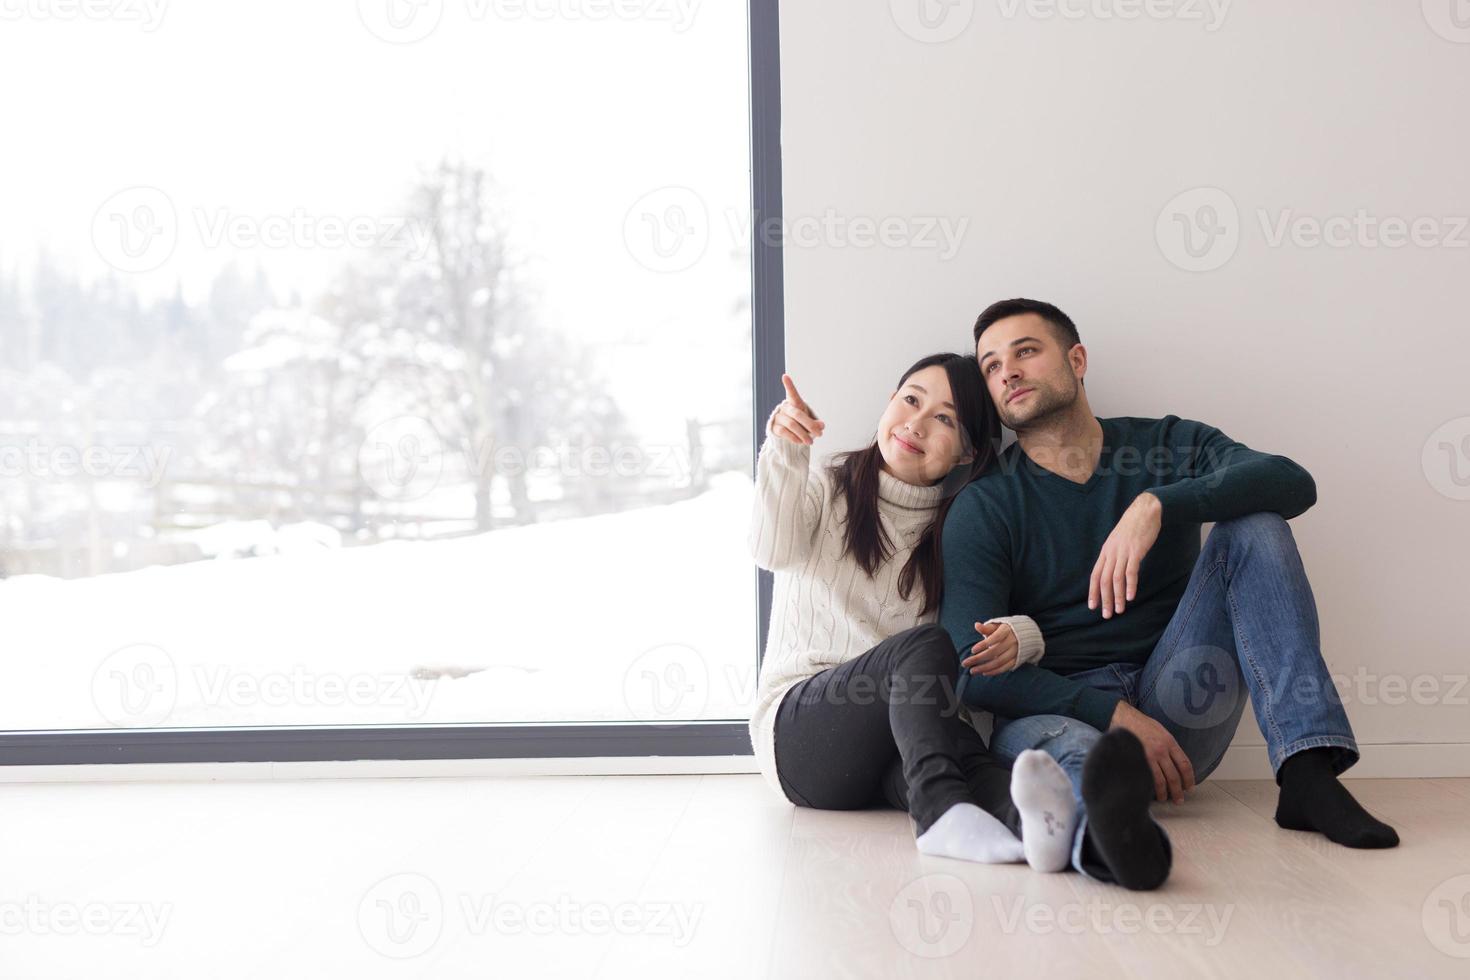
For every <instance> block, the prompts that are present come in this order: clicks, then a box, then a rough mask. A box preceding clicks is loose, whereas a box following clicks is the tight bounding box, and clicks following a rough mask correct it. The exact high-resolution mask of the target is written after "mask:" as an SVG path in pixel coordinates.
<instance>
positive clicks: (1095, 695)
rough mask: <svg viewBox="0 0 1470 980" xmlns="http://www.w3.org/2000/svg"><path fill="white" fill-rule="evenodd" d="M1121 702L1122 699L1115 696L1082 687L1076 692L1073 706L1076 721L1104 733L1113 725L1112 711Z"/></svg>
mask: <svg viewBox="0 0 1470 980" xmlns="http://www.w3.org/2000/svg"><path fill="white" fill-rule="evenodd" d="M1121 700H1123V699H1122V698H1120V697H1118V695H1116V694H1109V693H1108V692H1107V691H1099V690H1098V689H1097V688H1095V687H1084V688H1082V690H1080V691H1078V692H1077V701H1076V704H1075V711H1076V715H1077V720H1078V721H1082V722H1086V723H1087V724H1089V725H1091V726H1092V727H1093V728H1096V729H1097V730H1098V731H1100V732H1105V731H1107V730H1108V728H1109V727H1111V725H1112V724H1113V711H1114V710H1115V709H1116V708H1117V707H1118V702H1119V701H1121Z"/></svg>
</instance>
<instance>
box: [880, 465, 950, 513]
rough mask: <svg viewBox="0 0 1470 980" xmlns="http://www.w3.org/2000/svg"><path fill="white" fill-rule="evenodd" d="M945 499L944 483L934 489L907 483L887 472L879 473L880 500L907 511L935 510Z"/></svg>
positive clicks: (933, 487)
mask: <svg viewBox="0 0 1470 980" xmlns="http://www.w3.org/2000/svg"><path fill="white" fill-rule="evenodd" d="M943 498H944V482H943V481H940V482H939V483H936V484H934V485H933V486H932V487H920V486H915V485H914V484H912V483H905V482H903V481H902V480H900V479H899V478H898V477H896V476H894V475H893V474H891V473H889V472H887V471H886V470H881V469H880V470H879V471H878V499H879V500H881V501H884V502H885V503H888V504H892V505H893V506H895V507H901V508H903V509H905V510H933V509H934V508H935V507H938V506H939V501H940V500H942V499H943Z"/></svg>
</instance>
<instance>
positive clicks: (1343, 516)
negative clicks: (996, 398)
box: [781, 0, 1470, 774]
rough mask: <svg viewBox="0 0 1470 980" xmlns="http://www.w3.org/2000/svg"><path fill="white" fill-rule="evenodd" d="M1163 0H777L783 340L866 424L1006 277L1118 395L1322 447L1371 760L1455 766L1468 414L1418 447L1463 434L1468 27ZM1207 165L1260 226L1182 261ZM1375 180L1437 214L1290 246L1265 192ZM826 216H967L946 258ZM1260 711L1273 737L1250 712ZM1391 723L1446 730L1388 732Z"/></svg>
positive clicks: (1326, 582)
mask: <svg viewBox="0 0 1470 980" xmlns="http://www.w3.org/2000/svg"><path fill="white" fill-rule="evenodd" d="M921 3H922V4H926V5H927V6H928V10H929V13H930V14H931V15H936V16H938V17H939V18H940V19H939V20H938V21H937V26H936V27H934V28H933V30H930V29H927V28H925V27H924V26H923V24H922V23H921V22H920V21H919V20H918V19H917V18H916V16H915V12H916V11H917V10H918V8H919V5H920V4H921ZM1150 3H1151V7H1152V9H1154V10H1162V11H1169V10H1172V11H1174V12H1176V13H1178V14H1179V16H1175V17H1150V16H1148V15H1147V14H1146V13H1145V14H1143V15H1142V16H1139V17H1138V18H1137V19H1133V20H1123V19H1118V18H1113V19H1105V18H1104V17H1103V16H1101V15H1102V14H1105V13H1107V12H1109V11H1126V10H1127V9H1129V3H1128V0H1122V3H1121V4H1120V3H1119V2H1118V0H1071V2H1069V3H1064V4H1063V5H1062V6H1063V7H1064V8H1065V9H1066V10H1067V11H1068V12H1069V13H1073V14H1077V13H1080V14H1081V15H1082V16H1080V17H1075V16H1074V17H1063V16H1062V15H1061V14H1060V12H1058V9H1059V8H1058V7H1057V5H1056V4H1044V3H1030V4H1028V3H1025V2H1022V0H891V2H890V0H871V2H867V3H854V2H852V0H788V2H786V3H784V4H783V5H782V11H781V38H782V44H781V47H782V53H781V59H782V66H781V70H782V112H783V116H784V120H783V133H782V141H783V157H784V168H785V173H784V180H785V210H786V215H787V221H788V229H790V231H791V232H792V233H796V232H798V231H800V232H801V233H802V238H801V241H800V242H799V241H797V240H795V238H794V237H792V238H788V240H787V242H786V252H785V263H786V330H787V335H786V348H787V364H788V368H789V370H790V371H791V373H792V374H793V376H794V377H795V378H796V380H797V382H798V384H799V385H800V387H801V390H802V393H803V394H804V395H805V396H806V397H807V399H808V400H809V401H810V402H811V403H812V404H813V406H814V407H815V408H816V410H817V411H818V412H819V413H820V414H822V415H823V417H825V418H826V419H827V420H828V422H829V428H828V435H827V437H826V438H825V439H824V440H823V443H825V445H823V444H822V443H819V444H818V447H819V449H822V450H825V451H829V452H830V451H832V450H834V449H839V448H849V447H852V446H856V445H860V444H862V443H864V442H866V441H867V440H868V439H869V438H871V436H872V433H873V428H874V425H875V424H876V421H877V418H878V414H879V412H880V411H881V408H882V404H883V401H884V399H885V398H886V397H887V395H888V392H890V391H891V390H892V385H893V383H894V381H896V380H897V376H898V374H899V373H900V372H901V370H902V369H903V368H904V367H905V366H907V365H908V364H909V363H910V362H911V361H913V360H914V359H916V358H917V357H918V356H920V355H922V354H926V353H930V352H932V351H935V350H942V349H956V350H965V349H969V331H970V326H971V324H972V323H973V321H974V318H975V315H976V314H977V313H978V312H979V310H980V309H981V308H982V307H983V306H985V305H986V304H987V303H989V302H990V301H992V300H995V299H1000V298H1004V297H1009V296H1016V295H1025V296H1033V297H1037V298H1042V299H1046V300H1050V301H1052V302H1055V303H1057V304H1058V305H1060V306H1061V307H1062V308H1063V309H1064V310H1066V311H1067V312H1068V313H1069V314H1070V315H1071V316H1072V317H1073V319H1075V320H1076V321H1077V324H1078V326H1079V328H1080V330H1081V334H1082V339H1083V342H1084V343H1085V344H1086V345H1087V348H1088V351H1089V353H1090V358H1091V366H1090V372H1091V373H1090V374H1089V377H1088V392H1089V395H1090V397H1091V399H1092V405H1093V408H1094V410H1095V411H1096V412H1097V413H1098V414H1100V415H1104V416H1106V415H1125V414H1132V415H1149V416H1157V415H1163V414H1167V413H1170V412H1172V413H1175V414H1179V415H1183V416H1186V417H1193V418H1199V419H1203V420H1205V421H1207V422H1210V423H1211V424H1214V425H1217V426H1219V427H1220V428H1221V429H1223V430H1224V431H1225V432H1226V433H1227V434H1229V435H1230V436H1232V437H1234V438H1236V439H1239V440H1241V441H1243V442H1245V443H1247V444H1249V445H1251V446H1253V447H1256V448H1260V449H1264V450H1269V451H1273V452H1280V453H1284V454H1286V455H1288V456H1291V457H1292V458H1293V459H1296V460H1297V461H1298V462H1300V463H1302V464H1303V465H1304V466H1306V467H1307V469H1308V470H1310V471H1311V473H1312V474H1313V476H1314V477H1315V478H1316V480H1317V485H1318V494H1319V502H1318V504H1317V506H1316V507H1315V508H1313V509H1312V510H1311V511H1309V512H1308V513H1307V514H1305V515H1303V516H1302V517H1300V518H1298V519H1297V520H1296V521H1294V522H1293V528H1294V530H1295V532H1296V536H1297V540H1298V542H1299V543H1300V545H1301V547H1302V550H1303V554H1304V556H1305V559H1306V563H1307V568H1308V571H1309V572H1310V574H1311V576H1312V582H1313V588H1314V590H1315V592H1316V596H1317V600H1318V605H1319V609H1320V612H1321V618H1322V633H1323V646H1324V651H1325V654H1326V657H1327V660H1328V662H1329V664H1330V665H1331V668H1332V670H1333V672H1334V673H1335V674H1339V675H1343V677H1344V678H1345V681H1346V682H1348V683H1349V685H1350V686H1349V688H1348V691H1347V699H1348V712H1349V716H1350V717H1351V719H1352V721H1353V724H1354V726H1355V728H1356V731H1357V734H1358V737H1359V740H1360V742H1362V743H1363V744H1364V746H1365V763H1366V762H1368V761H1369V760H1374V759H1376V760H1377V765H1376V766H1375V767H1374V768H1375V770H1376V771H1379V772H1383V771H1387V770H1397V769H1400V768H1404V771H1408V768H1413V769H1414V770H1415V771H1418V772H1423V771H1426V770H1432V771H1438V772H1444V773H1449V772H1451V771H1454V772H1455V773H1460V774H1463V773H1464V772H1465V771H1467V770H1466V767H1467V766H1470V684H1466V683H1465V682H1464V679H1465V677H1466V675H1467V674H1470V657H1467V656H1466V654H1467V641H1466V636H1467V627H1470V620H1467V609H1470V588H1467V586H1470V499H1455V497H1456V496H1458V497H1459V498H1470V486H1461V485H1459V484H1457V483H1456V482H1455V477H1456V475H1457V474H1458V476H1459V479H1460V481H1461V482H1464V483H1470V439H1467V440H1466V442H1465V443H1464V445H1463V447H1462V448H1461V451H1460V452H1459V454H1458V459H1457V460H1456V461H1455V462H1456V463H1457V464H1458V467H1459V469H1458V470H1457V471H1456V470H1452V469H1451V458H1450V456H1449V455H1448V454H1447V453H1446V452H1445V451H1443V450H1441V449H1439V447H1438V443H1439V441H1441V440H1440V439H1435V440H1434V442H1433V444H1432V445H1430V455H1429V461H1430V463H1431V464H1432V465H1426V463H1425V457H1424V450H1425V447H1426V443H1427V442H1428V441H1429V440H1430V437H1431V434H1432V433H1434V432H1435V431H1436V430H1437V429H1439V427H1441V426H1442V425H1443V424H1445V423H1446V422H1451V421H1452V420H1457V421H1455V422H1454V425H1455V426H1457V428H1452V431H1451V432H1450V433H1449V435H1451V436H1452V437H1453V440H1454V441H1455V442H1458V440H1459V439H1461V438H1465V437H1470V380H1467V377H1466V373H1467V367H1470V316H1467V313H1466V299H1467V292H1470V290H1467V285H1470V228H1466V227H1464V226H1463V225H1464V218H1465V216H1470V179H1467V178H1470V124H1467V119H1470V117H1467V115H1466V104H1465V99H1466V95H1467V93H1470V43H1466V42H1470V26H1467V29H1466V30H1464V31H1460V32H1459V33H1458V34H1457V33H1456V28H1455V27H1454V24H1453V22H1452V21H1451V20H1449V11H1450V10H1452V9H1453V8H1454V3H1455V0H1444V2H1443V3H1442V4H1441V3H1438V2H1437V0H1424V4H1423V6H1422V9H1421V4H1420V3H1419V2H1415V0H1396V2H1389V0H1293V2H1291V3H1282V2H1279V0H1237V2H1234V3H1228V0H1214V4H1215V9H1214V11H1212V10H1211V8H1210V7H1209V6H1208V5H1207V3H1206V2H1205V0H1198V2H1196V0H1177V2H1173V3H1171V2H1170V0H1150ZM1221 4H1225V6H1223V8H1222V6H1221ZM1134 6H1135V7H1136V8H1137V9H1139V10H1143V9H1144V8H1145V6H1146V5H1145V4H1144V3H1143V0H1137V2H1136V3H1135V4H1134ZM1048 11H1052V12H1054V16H1051V17H1047V16H1045V14H1046V13H1047V12H1048ZM1010 12H1013V15H1008V13H1010ZM1191 14H1195V15H1199V16H1201V17H1202V19H1188V17H1189V15H1191ZM1220 14H1223V20H1222V21H1219V22H1217V23H1212V22H1214V21H1215V19H1216V18H1217V16H1219V15H1220ZM945 17H947V18H948V19H947V20H946V19H944V18H945ZM901 22H902V23H901ZM931 23H934V21H931ZM1211 26H1214V28H1215V29H1213V30H1212V29H1210V28H1211ZM905 27H907V31H906V30H905ZM1436 27H1437V28H1438V29H1437V30H1436ZM947 34H954V35H956V36H953V37H952V38H951V39H949V40H940V39H941V38H943V37H944V36H945V35H947ZM1450 38H1459V40H1458V41H1456V40H1451V39H1450ZM1200 187H1213V188H1218V189H1219V190H1221V191H1223V192H1224V193H1225V195H1228V200H1229V202H1231V203H1233V205H1234V206H1235V208H1236V209H1237V211H1238V220H1235V221H1234V222H1233V224H1227V227H1233V228H1234V230H1235V232H1236V233H1237V234H1238V243H1237V247H1236V250H1235V252H1234V254H1233V255H1231V256H1230V257H1229V259H1228V261H1223V260H1224V259H1225V257H1226V256H1227V255H1229V243H1230V238H1229V236H1228V235H1227V236H1224V237H1221V238H1220V239H1219V240H1218V241H1217V244H1216V246H1215V250H1213V251H1211V252H1208V253H1207V254H1206V255H1205V260H1206V262H1208V263H1209V264H1218V265H1219V267H1218V268H1216V269H1213V270H1210V271H1186V270H1185V269H1183V268H1181V267H1180V266H1179V265H1177V264H1175V262H1174V261H1171V256H1172V257H1174V258H1177V259H1178V260H1179V261H1180V262H1184V263H1187V262H1188V259H1187V256H1186V254H1185V253H1184V252H1183V251H1182V250H1181V248H1180V245H1181V242H1182V238H1180V237H1179V228H1178V226H1176V225H1174V224H1173V223H1172V221H1171V219H1170V217H1169V216H1168V215H1165V220H1164V228H1163V231H1164V234H1162V235H1161V234H1159V233H1158V231H1157V229H1156V225H1157V223H1158V221H1159V219H1160V215H1161V212H1163V211H1164V209H1165V207H1166V205H1168V204H1169V202H1170V201H1171V200H1172V199H1174V198H1175V197H1176V195H1179V194H1180V193H1182V192H1185V191H1189V190H1191V189H1194V188H1200ZM1201 200H1202V199H1194V200H1190V199H1186V201H1185V202H1183V207H1184V210H1185V212H1186V216H1188V211H1189V209H1190V208H1192V207H1193V206H1194V205H1197V204H1198V203H1201ZM1211 200H1212V201H1216V202H1218V201H1219V196H1218V194H1217V195H1215V196H1214V197H1213V198H1212V199H1211ZM1206 203H1209V202H1206ZM1359 209H1365V210H1366V212H1367V214H1368V215H1370V216H1373V217H1375V218H1377V219H1380V220H1381V219H1384V218H1398V219H1403V220H1405V221H1412V220H1413V219H1416V218H1431V219H1437V220H1436V226H1435V227H1431V226H1430V225H1429V224H1424V225H1421V227H1420V229H1419V234H1420V238H1421V241H1425V242H1427V241H1429V240H1431V239H1433V240H1435V241H1437V242H1441V243H1440V244H1434V245H1416V244H1413V243H1409V244H1405V245H1403V246H1402V247H1397V248H1390V247H1385V245H1384V244H1383V243H1382V242H1383V239H1381V238H1380V239H1379V242H1380V244H1379V245H1378V247H1368V246H1367V245H1366V244H1353V245H1350V246H1348V247H1328V246H1326V245H1322V244H1318V245H1316V246H1315V247H1311V246H1303V245H1299V244H1294V243H1293V242H1292V241H1291V238H1290V235H1288V238H1287V240H1286V241H1285V242H1284V243H1282V244H1279V245H1276V246H1274V247H1273V246H1272V245H1271V244H1270V243H1269V239H1268V236H1267V233H1266V231H1264V230H1263V228H1262V218H1261V216H1260V213H1261V212H1262V211H1264V212H1265V215H1266V217H1265V221H1266V222H1267V223H1268V224H1270V225H1273V226H1274V225H1275V224H1276V223H1277V222H1279V221H1280V220H1281V218H1282V216H1283V214H1288V213H1289V215H1290V216H1293V217H1295V216H1307V217H1311V218H1315V219H1317V220H1318V221H1326V220H1327V219H1328V218H1331V217H1333V216H1338V215H1342V216H1347V217H1348V218H1352V217H1353V216H1354V215H1355V214H1356V213H1357V212H1358V211H1359ZM827 216H832V217H841V218H843V219H846V220H851V219H853V218H865V219H870V220H874V221H879V220H882V219H886V218H895V219H899V220H900V221H902V222H906V223H907V224H906V225H905V226H901V227H903V228H906V231H905V234H907V233H912V234H914V235H919V234H921V233H922V232H923V230H924V227H923V226H924V224H925V222H924V219H925V218H940V219H943V220H944V221H945V222H948V223H949V225H950V228H951V229H952V230H954V229H956V228H958V227H959V223H960V222H963V221H965V220H968V227H966V228H964V233H963V236H962V238H961V239H960V245H959V247H958V250H957V251H955V252H954V254H953V255H949V256H946V255H945V254H944V252H945V249H944V248H943V246H942V245H941V246H940V247H937V248H936V247H893V246H884V245H882V244H877V245H864V244H863V240H862V239H861V237H860V236H855V235H853V234H851V233H848V232H844V231H841V230H836V229H835V226H834V230H831V231H826V232H824V231H822V230H821V229H820V228H819V227H817V224H818V223H819V222H820V221H821V220H822V219H824V217H827ZM1222 217H1223V218H1224V219H1225V220H1226V221H1227V222H1228V221H1229V216H1228V213H1227V214H1224V215H1222ZM1457 217H1458V218H1459V220H1458V221H1456V220H1454V219H1455V218H1457ZM803 223H804V224H803ZM1349 232H1350V237H1352V238H1354V239H1356V238H1357V233H1356V232H1352V230H1351V229H1349ZM1373 234H1377V232H1374V233H1373ZM935 237H936V238H938V236H935ZM1387 237H1388V239H1392V238H1393V235H1392V234H1390V235H1388V236H1387ZM814 240H815V243H812V242H813V241H814ZM923 240H924V239H922V238H921V239H919V241H920V242H921V243H922V242H923ZM1371 240H1373V239H1372V238H1371V237H1369V238H1365V239H1364V241H1365V242H1367V241H1371ZM940 241H941V242H942V238H941V239H940ZM1196 241H1197V242H1199V243H1200V244H1203V239H1196ZM1222 261H1223V264H1220V263H1221V262H1222ZM1360 669H1361V670H1364V671H1366V672H1367V674H1368V675H1374V676H1377V677H1378V678H1379V679H1378V680H1376V681H1375V680H1373V679H1372V678H1371V677H1370V676H1367V675H1359V673H1358V672H1359V671H1360ZM1383 675H1394V676H1396V677H1398V678H1400V679H1401V680H1400V681H1392V680H1390V681H1388V682H1386V683H1385V682H1384V681H1383V680H1382V677H1383ZM1416 678H1417V679H1418V681H1417V683H1418V684H1419V688H1418V694H1419V696H1418V697H1417V698H1416V697H1415V695H1414V690H1413V688H1412V685H1413V684H1414V683H1415V679H1416ZM1396 683H1402V684H1403V685H1404V686H1403V687H1402V688H1400V687H1395V686H1393V685H1394V684H1396ZM1394 701H1399V702H1401V703H1397V704H1395V703H1392V702H1394ZM1416 702H1424V703H1416ZM1238 741H1239V742H1241V743H1252V744H1260V743H1261V741H1262V740H1261V738H1260V736H1259V734H1258V733H1257V732H1256V731H1255V726H1254V724H1253V722H1252V721H1251V720H1250V717H1249V714H1248V715H1247V718H1246V721H1245V724H1244V725H1243V726H1242V730H1241V735H1240V737H1239V739H1238ZM1394 743H1412V744H1415V745H1434V746H1437V747H1436V748H1433V749H1423V750H1419V749H1415V750H1404V749H1398V750H1393V749H1388V748H1375V747H1378V746H1387V745H1390V744H1394ZM1234 755H1235V757H1237V758H1239V757H1242V756H1241V754H1240V753H1235V754H1234ZM1262 755H1263V753H1261V752H1259V751H1257V752H1254V753H1250V757H1251V758H1253V759H1257V760H1259V759H1260V757H1261V756H1262ZM1426 760H1433V761H1426ZM1405 767H1407V768H1405ZM1365 768H1366V767H1365ZM1231 771H1239V770H1231ZM1259 771H1260V772H1265V771H1266V770H1265V769H1264V768H1261V769H1259Z"/></svg>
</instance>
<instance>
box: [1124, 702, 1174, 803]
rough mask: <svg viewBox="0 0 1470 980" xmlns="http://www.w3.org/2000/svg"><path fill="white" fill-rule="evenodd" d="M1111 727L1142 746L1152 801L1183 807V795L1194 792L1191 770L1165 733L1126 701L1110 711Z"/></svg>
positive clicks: (1164, 729)
mask: <svg viewBox="0 0 1470 980" xmlns="http://www.w3.org/2000/svg"><path fill="white" fill-rule="evenodd" d="M1112 727H1113V728H1126V729H1128V730H1129V731H1130V732H1132V733H1133V734H1134V735H1137V736H1138V740H1139V741H1140V742H1142V743H1143V752H1144V755H1146V756H1148V765H1149V768H1150V769H1152V770H1153V774H1154V798H1155V799H1156V800H1158V801H1159V802H1160V803H1162V802H1164V800H1166V799H1172V800H1173V801H1174V802H1175V803H1183V802H1184V794H1185V793H1186V792H1188V791H1189V790H1192V789H1194V766H1193V765H1192V764H1191V763H1190V761H1189V756H1187V755H1185V754H1184V750H1183V749H1181V748H1180V747H1179V743H1178V742H1177V741H1175V740H1174V736H1173V735H1170V734H1169V730H1168V729H1167V728H1165V727H1164V726H1163V725H1160V724H1159V723H1158V722H1157V721H1154V720H1153V719H1152V718H1150V717H1149V716H1148V715H1146V714H1144V713H1143V712H1142V711H1139V710H1138V709H1137V708H1135V707H1133V705H1131V704H1129V703H1128V702H1127V701H1119V702H1118V706H1117V707H1116V708H1114V709H1113V724H1112Z"/></svg>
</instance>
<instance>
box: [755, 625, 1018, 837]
mask: <svg viewBox="0 0 1470 980" xmlns="http://www.w3.org/2000/svg"><path fill="white" fill-rule="evenodd" d="M959 672H960V666H959V660H958V658H957V657H956V655H955V649H954V645H953V643H951V641H950V638H949V634H948V633H946V632H945V631H944V630H943V629H941V628H940V627H939V626H934V625H930V626H916V627H914V628H913V629H911V630H905V631H904V632H902V633H899V634H897V635H895V636H890V637H889V638H888V639H886V640H884V641H883V642H882V643H879V644H878V645H877V646H875V647H874V648H873V649H871V650H869V651H868V652H867V653H865V654H863V655H862V656H860V657H855V658H853V659H852V660H849V661H848V662H847V663H844V664H839V665H838V666H836V667H831V668H829V669H827V670H824V671H822V672H821V673H820V674H817V675H815V676H814V677H809V678H807V679H806V680H804V681H802V682H801V683H800V684H797V685H796V686H795V687H793V688H792V689H791V690H790V691H788V692H787V693H786V696H785V697H784V698H782V700H781V704H780V706H779V707H778V708H777V709H776V722H775V733H776V775H777V777H778V778H779V780H780V782H781V787H782V789H783V790H785V792H786V797H787V799H789V800H790V801H791V802H792V803H795V804H796V805H797V806H807V807H815V808H817V809H822V810H866V809H873V808H881V807H882V806H883V805H884V804H887V805H888V806H891V807H896V808H897V809H900V810H906V811H908V813H909V815H910V816H912V817H913V819H914V823H915V825H916V826H917V831H916V833H917V834H922V833H923V832H924V831H926V830H928V829H929V826H930V825H931V824H933V823H934V821H935V820H938V819H939V818H940V817H941V816H942V815H943V814H944V812H945V811H946V810H948V809H949V808H950V807H951V806H953V805H954V804H956V803H961V802H967V803H974V804H975V805H976V806H978V807H980V808H981V809H982V810H985V811H987V812H989V813H990V814H992V815H993V816H995V817H996V818H997V819H999V820H1000V821H1001V822H1002V823H1004V824H1005V825H1006V826H1007V827H1009V828H1010V829H1011V830H1012V831H1013V832H1014V833H1015V834H1016V835H1017V836H1018V837H1019V836H1020V832H1021V830H1020V828H1021V820H1020V815H1019V814H1018V813H1017V812H1016V808H1015V806H1014V805H1013V804H1012V803H1011V771H1010V766H1008V765H1007V764H1006V763H1004V762H1002V761H1000V760H999V759H997V758H996V757H994V756H993V755H991V754H990V750H989V749H988V748H986V745H985V740H984V739H982V738H981V737H980V733H979V732H977V731H975V729H974V728H972V727H971V726H970V725H969V724H967V723H966V722H965V720H964V719H962V718H961V717H959V714H958V709H959V700H958V698H956V697H955V681H956V680H957V679H958V677H959Z"/></svg>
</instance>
